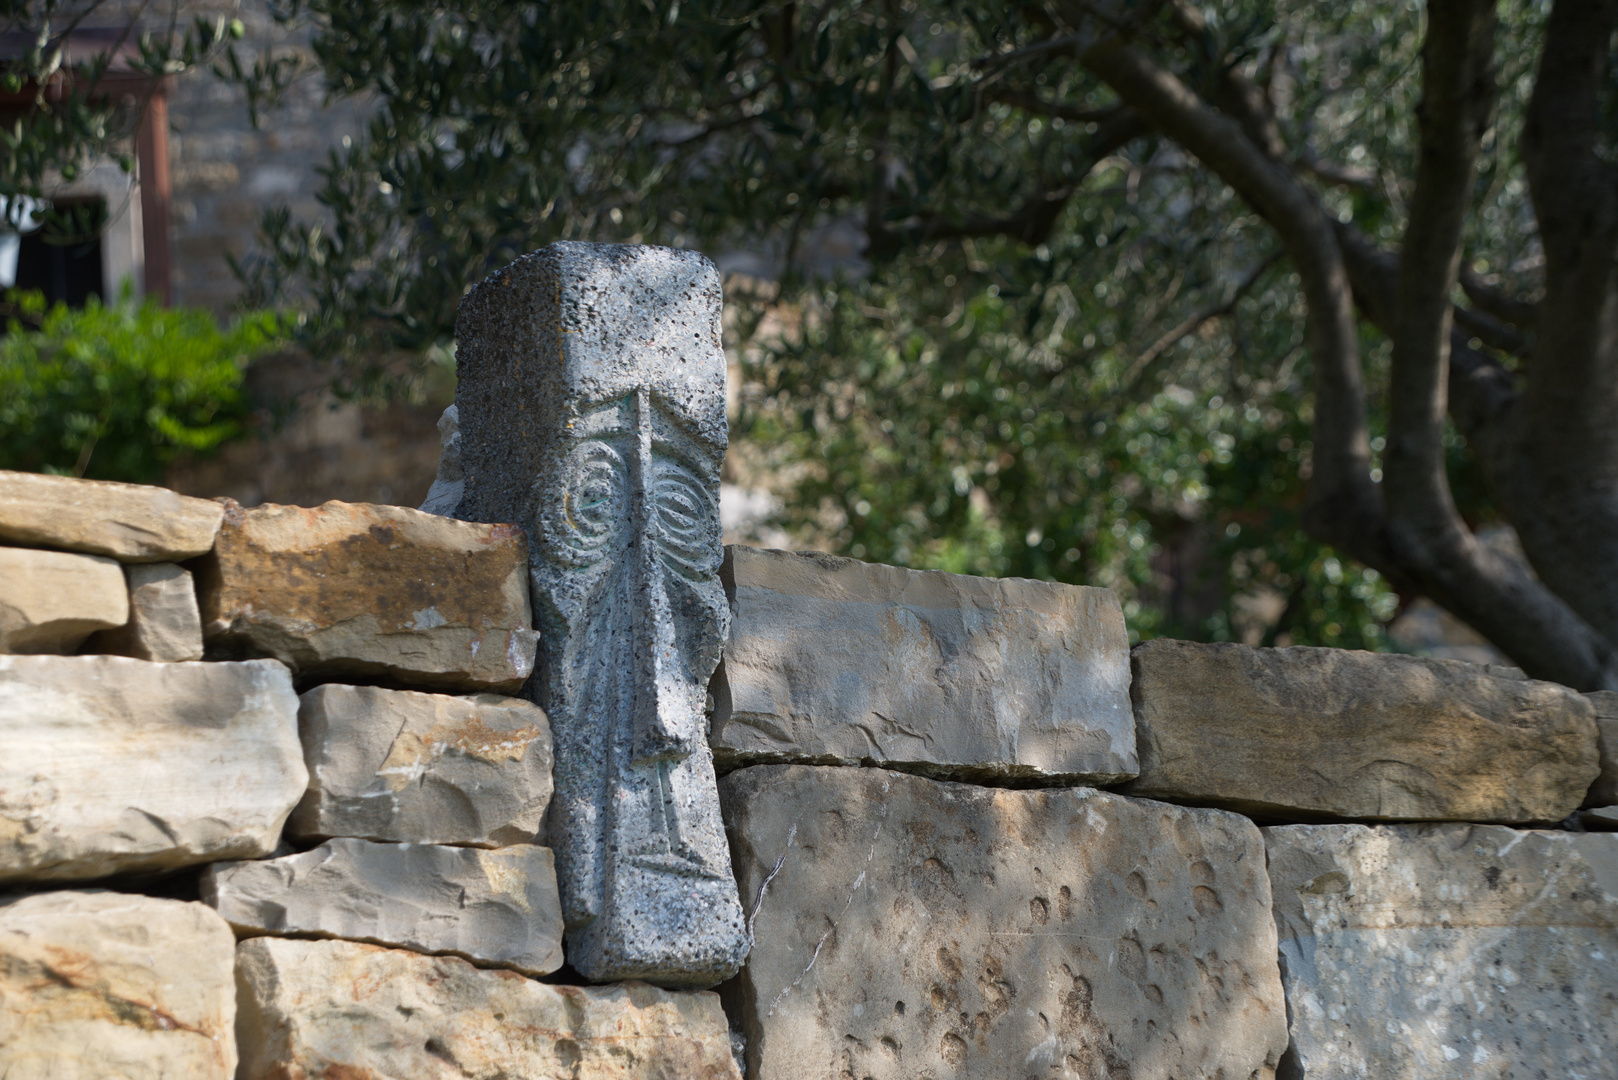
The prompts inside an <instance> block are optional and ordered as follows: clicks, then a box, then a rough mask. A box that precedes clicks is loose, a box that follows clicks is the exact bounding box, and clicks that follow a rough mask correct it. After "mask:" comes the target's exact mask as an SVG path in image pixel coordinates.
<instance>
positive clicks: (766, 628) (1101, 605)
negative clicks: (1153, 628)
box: [710, 546, 1137, 783]
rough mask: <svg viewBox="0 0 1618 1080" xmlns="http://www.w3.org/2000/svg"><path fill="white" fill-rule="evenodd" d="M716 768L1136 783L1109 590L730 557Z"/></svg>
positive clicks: (1117, 619)
mask: <svg viewBox="0 0 1618 1080" xmlns="http://www.w3.org/2000/svg"><path fill="white" fill-rule="evenodd" d="M720 574H721V577H722V578H723V579H724V582H725V593H726V595H727V596H728V597H729V599H730V606H731V623H730V639H729V640H728V641H727V642H726V643H725V658H724V662H723V663H722V664H721V666H720V669H719V673H718V674H717V675H716V676H715V678H714V683H713V696H714V701H715V704H716V708H715V712H714V717H713V727H712V734H711V736H710V738H711V741H712V744H713V750H714V757H715V759H716V761H717V762H718V765H719V767H720V768H721V769H727V770H728V769H730V768H734V767H736V766H739V765H752V764H761V763H770V762H776V763H796V764H840V765H856V764H861V763H865V764H877V765H887V766H890V767H893V768H899V769H903V770H905V771H907V772H920V773H924V774H925V775H929V776H935V777H945V778H956V779H983V778H994V779H1036V778H1037V779H1045V780H1050V779H1063V780H1067V781H1070V782H1071V781H1088V782H1091V783H1114V782H1116V781H1119V780H1127V779H1130V778H1131V777H1133V776H1134V775H1135V773H1136V771H1137V762H1136V758H1135V718H1134V715H1133V713H1132V712H1131V711H1130V705H1129V634H1128V632H1127V631H1126V630H1125V629H1124V615H1123V611H1122V609H1121V608H1119V606H1118V600H1117V598H1116V597H1115V596H1114V595H1113V594H1112V592H1111V590H1108V589H1092V588H1082V587H1079V586H1074V585H1061V584H1056V583H1054V582H1045V581H1025V580H1023V579H1020V578H1006V579H992V578H980V577H967V576H965V575H961V574H946V573H943V572H942V571H936V570H933V571H917V570H905V569H901V568H899V567H895V566H877V565H873V564H870V563H862V562H856V561H855V560H853V559H840V558H836V557H833V556H830V555H819V554H811V553H803V554H793V553H791V552H785V551H759V550H757V549H754V548H749V547H739V546H732V547H730V548H727V549H726V556H725V565H724V567H723V569H722V570H721V571H720Z"/></svg>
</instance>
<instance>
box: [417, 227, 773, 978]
mask: <svg viewBox="0 0 1618 1080" xmlns="http://www.w3.org/2000/svg"><path fill="white" fill-rule="evenodd" d="M721 302H722V296H721V290H720V280H719V272H718V270H716V269H715V268H714V265H713V264H712V263H710V262H709V261H708V260H707V259H705V258H703V257H702V256H701V255H699V254H698V253H696V252H694V251H676V250H673V249H669V248H654V247H636V246H627V245H617V244H584V243H575V242H563V243H555V244H551V245H550V246H548V247H546V248H544V249H542V250H540V251H536V252H534V253H533V254H531V255H527V256H524V257H523V258H521V259H518V260H517V261H516V262H514V263H512V264H511V265H510V266H507V267H505V268H503V269H501V270H498V271H496V272H495V273H493V274H491V275H490V276H489V277H488V278H486V279H485V280H483V281H482V282H480V283H478V285H477V286H476V287H474V288H473V289H472V290H471V291H470V292H469V293H467V295H466V296H465V297H464V298H463V299H462V300H461V306H460V311H459V313H458V315H457V316H456V320H455V343H456V346H455V347H456V354H455V355H456V361H455V362H456V389H455V402H456V409H457V412H458V415H459V431H460V438H461V441H460V444H459V447H460V448H459V460H460V468H461V476H462V480H463V481H464V484H465V486H464V488H463V490H462V494H461V498H460V501H459V502H458V504H457V505H456V507H455V514H456V516H457V517H461V518H465V519H468V520H472V521H515V522H518V523H520V524H521V525H522V526H523V528H525V529H527V530H528V534H529V535H530V536H531V537H532V538H533V547H532V552H531V554H532V562H531V581H532V584H533V598H534V624H535V626H536V627H537V628H539V630H540V631H541V633H542V635H543V644H542V648H541V651H540V661H539V666H538V668H537V669H536V671H535V674H534V679H533V682H532V683H530V684H529V689H528V692H529V693H530V694H532V695H534V698H535V700H536V701H538V702H539V703H540V704H541V705H543V706H544V707H545V712H546V714H547V715H548V716H549V717H550V722H551V731H552V733H553V735H554V737H555V742H556V797H555V801H554V803H553V805H552V808H551V813H550V818H549V821H548V824H547V827H546V828H547V840H548V841H549V843H550V844H551V846H552V847H554V848H555V850H556V873H557V880H558V882H559V884H560V887H561V890H562V912H563V917H564V918H565V919H566V920H567V927H568V931H567V933H568V936H567V954H568V961H569V963H570V964H571V965H572V966H573V967H574V968H575V969H577V970H578V972H579V973H580V974H581V975H583V976H584V977H585V978H587V979H590V980H592V981H595V982H609V981H616V980H619V979H645V980H647V981H648V982H653V983H656V984H658V985H660V986H712V985H714V984H716V983H718V982H720V981H722V980H724V979H725V978H727V977H729V976H730V975H731V974H733V973H734V972H735V971H736V969H737V968H738V967H739V966H740V965H741V962H742V957H743V956H745V955H746V953H747V934H746V931H745V930H744V928H743V926H742V910H741V903H740V901H739V899H738V897H737V895H736V882H735V880H734V878H733V877H732V876H731V872H730V851H729V849H728V848H727V846H726V844H725V834H724V829H723V826H722V824H721V822H720V816H719V800H718V795H717V794H716V792H715V790H714V769H713V757H712V754H711V753H710V751H709V749H708V738H707V735H708V730H707V729H708V724H707V717H706V715H705V712H704V708H703V706H704V702H705V699H706V697H707V690H708V680H709V678H710V677H711V676H712V675H713V671H714V667H715V665H716V664H718V662H719V653H720V649H721V647H722V646H723V645H724V641H725V625H726V623H727V622H728V621H729V618H730V608H729V605H728V604H726V602H725V591H724V588H723V586H722V585H721V584H720V582H719V576H718V569H719V564H720V562H721V560H722V559H723V557H724V550H723V548H722V547H721V545H720V527H719V511H718V499H719V472H720V466H721V464H722V462H723V460H724V453H725V446H726V441H727V438H728V436H727V428H726V422H725V353H724V349H723V348H722V345H721V340H720V307H721ZM446 434H447V431H446ZM454 453H455V451H454V444H453V440H450V441H449V443H447V444H446V446H445V456H446V458H449V457H451V456H452V455H453V454H454ZM448 464H449V462H446V465H448ZM453 471H454V470H453V468H452V467H451V468H448V469H447V470H446V474H447V475H448V474H453ZM440 494H441V495H443V494H444V493H443V490H442V489H440ZM444 497H445V498H446V499H447V498H448V496H447V495H445V496H444Z"/></svg>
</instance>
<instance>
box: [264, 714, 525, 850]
mask: <svg viewBox="0 0 1618 1080" xmlns="http://www.w3.org/2000/svg"><path fill="white" fill-rule="evenodd" d="M298 724H299V728H300V729H301V735H302V738H303V753H304V761H305V763H306V764H307V765H308V766H309V777H310V779H309V790H308V791H307V792H306V793H305V795H304V797H303V800H302V801H301V802H300V803H299V804H298V807H297V809H296V810H294V811H293V814H292V818H291V820H290V821H289V822H288V823H287V828H288V830H289V832H290V833H291V834H292V835H293V836H295V837H297V838H299V839H324V838H326V837H330V836H357V837H362V838H365V839H369V840H400V841H408V842H411V843H419V844H472V845H476V846H478V847H500V846H503V845H505V844H528V843H537V842H539V841H540V840H541V839H542V837H541V836H540V833H541V830H542V828H543V826H544V820H545V808H546V806H548V805H549V803H550V798H551V731H550V725H549V724H548V723H547V722H546V719H545V711H544V710H543V709H541V708H540V707H539V706H538V705H535V704H533V703H532V702H529V701H525V700H523V699H522V698H512V697H502V696H500V695H498V694H476V695H472V696H468V697H451V696H449V695H446V694H423V693H419V692H417V691H414V690H384V689H380V688H378V687H374V686H341V685H337V684H334V683H328V684H327V685H325V686H317V687H315V688H314V689H313V690H310V691H309V692H308V693H306V694H304V695H303V697H302V699H301V700H300V702H299V706H298Z"/></svg>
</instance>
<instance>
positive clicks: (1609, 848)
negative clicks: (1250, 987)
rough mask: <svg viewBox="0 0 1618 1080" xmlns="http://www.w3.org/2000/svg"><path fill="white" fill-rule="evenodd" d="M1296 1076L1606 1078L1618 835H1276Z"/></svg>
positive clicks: (1617, 1001)
mask: <svg viewBox="0 0 1618 1080" xmlns="http://www.w3.org/2000/svg"><path fill="white" fill-rule="evenodd" d="M1264 839H1265V843H1266V845H1267V847H1268V851H1269V866H1270V878H1271V881H1272V884H1273V888H1274V892H1275V920H1276V924H1277V927H1278V928H1279V933H1280V946H1281V956H1282V979H1283V981H1284V983H1285V984H1286V990H1287V1000H1288V1002H1289V1004H1290V1006H1291V1009H1290V1012H1291V1032H1292V1045H1291V1048H1290V1050H1289V1051H1288V1058H1289V1059H1290V1062H1289V1067H1290V1071H1289V1070H1288V1068H1283V1069H1282V1071H1281V1075H1282V1076H1283V1077H1290V1078H1291V1080H1350V1078H1352V1080H1361V1078H1364V1077H1375V1078H1377V1080H1429V1078H1431V1077H1439V1076H1456V1077H1498V1078H1501V1080H1504V1078H1506V1077H1529V1076H1533V1077H1539V1076H1555V1077H1577V1076H1583V1077H1591V1078H1594V1077H1598V1076H1610V1075H1612V1068H1613V1062H1614V1061H1615V1060H1618V980H1615V978H1614V976H1613V972H1612V961H1611V959H1610V958H1611V956H1612V955H1613V950H1614V949H1615V948H1618V836H1613V835H1611V834H1604V835H1598V834H1593V833H1584V834H1579V833H1566V832H1522V831H1518V830H1514V829H1506V828H1501V827H1499V826H1489V825H1448V824H1446V825H1402V826H1377V827H1372V826H1366V825H1289V826H1283V827H1278V828H1270V829H1265V830H1264Z"/></svg>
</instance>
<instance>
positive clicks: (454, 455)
mask: <svg viewBox="0 0 1618 1080" xmlns="http://www.w3.org/2000/svg"><path fill="white" fill-rule="evenodd" d="M438 443H439V448H440V449H439V453H438V474H437V475H436V476H434V477H433V486H432V487H430V488H428V489H427V497H426V498H425V499H423V500H422V503H421V510H422V512H423V513H427V514H442V515H444V516H445V517H454V516H455V508H456V507H458V506H460V505H461V496H462V494H463V493H465V491H466V470H465V469H463V468H462V467H461V413H460V410H459V409H457V408H456V407H455V406H454V405H451V406H449V407H448V408H446V409H445V410H444V415H442V416H440V417H439V418H438Z"/></svg>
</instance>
